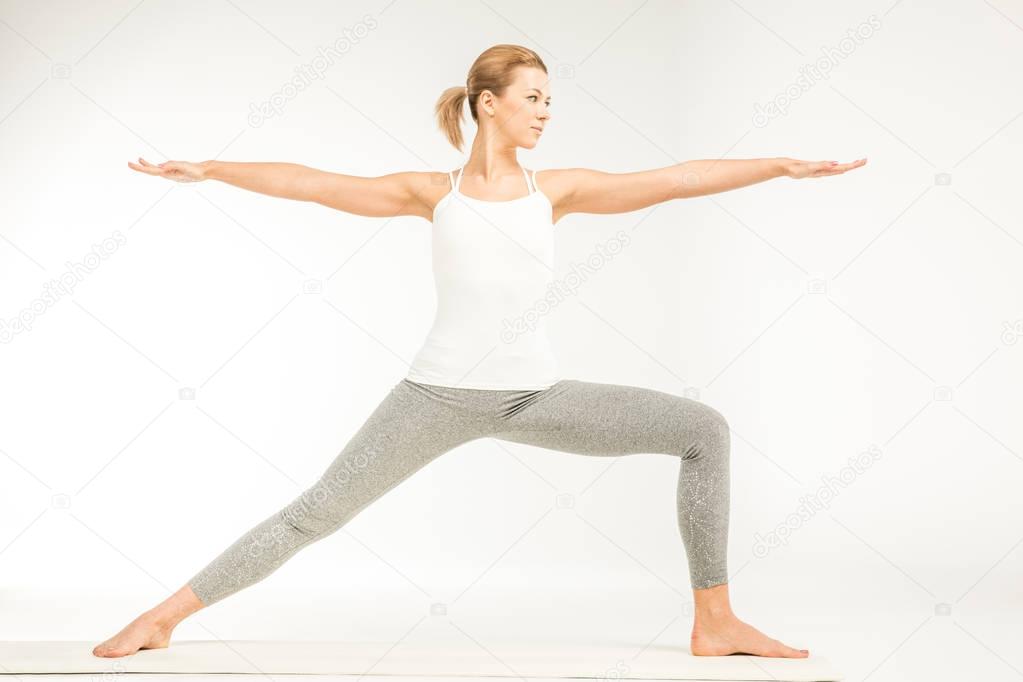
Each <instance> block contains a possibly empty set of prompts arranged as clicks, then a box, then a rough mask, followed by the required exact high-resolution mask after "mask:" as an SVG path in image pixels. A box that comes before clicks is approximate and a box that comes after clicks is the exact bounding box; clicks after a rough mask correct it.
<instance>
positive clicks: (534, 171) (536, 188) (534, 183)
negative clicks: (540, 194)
mask: <svg viewBox="0 0 1023 682" xmlns="http://www.w3.org/2000/svg"><path fill="white" fill-rule="evenodd" d="M530 175H531V176H532V178H533V191H534V192H536V191H538V190H539V189H540V188H539V187H537V186H536V169H535V168H534V169H533V172H532V173H530Z"/></svg>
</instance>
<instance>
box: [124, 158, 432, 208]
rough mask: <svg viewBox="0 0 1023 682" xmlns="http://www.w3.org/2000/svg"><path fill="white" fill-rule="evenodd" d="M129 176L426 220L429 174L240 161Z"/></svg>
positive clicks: (146, 169)
mask: <svg viewBox="0 0 1023 682" xmlns="http://www.w3.org/2000/svg"><path fill="white" fill-rule="evenodd" d="M128 166H129V167H130V168H132V169H134V170H137V171H140V172H143V173H147V174H149V175H159V176H161V177H165V178H168V179H170V180H176V181H178V182H198V181H201V180H220V181H221V182H226V183H228V184H231V185H234V186H236V187H241V188H242V189H247V190H250V191H252V192H259V193H260V194H267V195H269V196H274V197H282V198H285V199H295V200H297V201H312V202H315V203H318V204H322V205H324V206H328V207H330V208H334V209H337V210H339V211H345V212H346V213H354V214H356V215H362V216H371V217H391V216H397V215H418V216H421V217H425V218H429V217H430V210H431V209H430V202H429V200H428V197H427V193H426V190H427V189H428V187H429V186H430V184H431V183H430V174H429V173H422V172H404V173H391V174H388V175H382V176H379V177H360V176H356V175H342V174H340V173H331V172H328V171H322V170H319V169H316V168H310V167H309V166H303V165H301V164H297V163H285V162H272V161H268V162H263V161H256V162H244V161H203V162H201V163H190V162H188V161H165V162H164V163H161V164H156V165H154V164H151V163H149V162H148V161H146V160H144V159H142V158H140V159H139V163H137V164H134V163H131V162H129V163H128Z"/></svg>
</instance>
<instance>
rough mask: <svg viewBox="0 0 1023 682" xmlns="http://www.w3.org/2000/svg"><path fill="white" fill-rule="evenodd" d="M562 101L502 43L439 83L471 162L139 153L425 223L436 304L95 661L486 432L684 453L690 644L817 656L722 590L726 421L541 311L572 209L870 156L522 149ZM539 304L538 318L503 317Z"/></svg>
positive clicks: (158, 168) (261, 572)
mask: <svg viewBox="0 0 1023 682" xmlns="http://www.w3.org/2000/svg"><path fill="white" fill-rule="evenodd" d="M550 101H551V98H550V88H549V77H548V74H547V68H546V66H545V65H544V63H543V61H542V60H541V59H540V57H539V56H538V55H537V54H536V53H535V52H533V51H532V50H529V49H527V48H524V47H520V46H517V45H495V46H493V47H491V48H489V49H488V50H486V51H485V52H483V53H482V54H481V55H480V56H479V57H478V58H477V59H476V61H475V62H474V63H473V65H472V68H471V69H470V70H469V74H468V78H467V80H466V85H465V86H464V87H463V86H459V87H456V88H449V89H447V90H446V91H445V92H444V93H443V95H442V96H441V98H440V100H439V101H438V102H437V106H436V113H437V116H438V120H439V123H440V127H441V129H442V130H443V131H444V133H445V135H446V136H447V138H448V140H449V141H450V142H451V143H452V144H453V145H454V146H455V147H456V148H457V149H459V150H462V132H461V127H460V124H461V120H462V109H463V106H464V104H465V103H466V102H468V106H469V112H470V114H471V116H472V118H473V120H474V121H475V122H476V124H477V126H478V131H477V134H476V137H475V138H474V140H473V143H472V148H471V150H470V153H469V157H468V160H467V162H466V163H465V165H464V166H462V167H461V168H459V169H457V170H453V171H451V172H449V173H432V172H399V173H393V174H390V175H384V176H381V177H356V176H349V175H340V174H336V173H328V172H323V171H320V170H316V169H313V168H308V167H305V166H301V165H297V164H290V163H241V162H225V161H206V162H202V163H188V162H185V161H167V162H165V163H161V164H158V165H153V164H150V163H148V162H146V161H145V160H143V159H139V163H138V164H135V163H129V166H130V167H131V168H132V169H134V170H136V171H139V172H142V173H148V174H150V175H155V176H160V177H164V178H168V179H171V180H176V181H179V182H196V181H200V180H220V181H222V182H226V183H229V184H232V185H235V186H237V187H241V188H243V189H247V190H251V191H254V192H261V193H263V194H268V195H272V196H277V197H285V198H289V199H298V200H302V201H314V202H317V203H320V204H323V205H325V206H329V207H331V208H335V209H337V210H339V211H345V212H347V213H354V214H357V215H362V216H376V217H392V216H399V215H404V216H419V217H421V218H424V219H426V220H428V221H431V222H432V223H433V225H432V239H433V244H432V248H433V270H434V277H435V283H436V289H437V312H436V317H435V320H434V324H433V327H432V329H431V331H430V333H429V335H428V336H427V338H426V340H425V342H424V343H423V345H422V347H421V349H420V350H419V352H418V354H417V355H416V356H415V359H414V360H413V362H412V365H411V366H410V368H409V371H408V374H407V375H406V376H405V377H404V378H402V379H401V380H400V381H399V382H398V383H397V384H395V385H394V386H393V387H392V388H391V389H390V392H389V393H388V394H387V395H386V396H384V398H383V400H382V401H381V402H380V404H379V405H378V406H377V407H376V409H375V410H374V411H373V412H372V413H371V415H370V416H369V418H368V419H367V420H366V422H365V423H364V424H363V425H362V426H361V427H360V428H359V430H358V431H357V432H356V433H355V434H354V436H352V438H351V440H350V441H349V442H348V443H347V444H346V445H345V447H344V449H343V450H342V451H341V453H340V454H339V455H338V457H337V458H336V459H335V460H334V461H333V462H332V463H331V464H330V466H329V467H328V468H327V470H326V471H325V472H324V473H323V475H322V476H321V477H320V479H319V480H318V481H317V482H316V483H314V484H313V485H312V486H311V487H309V488H308V489H307V490H305V491H304V492H303V493H302V494H301V495H299V496H298V497H297V498H295V500H294V501H292V502H291V503H290V504H288V505H287V506H285V507H284V508H283V509H280V510H277V511H274V512H273V513H272V514H270V516H269V517H267V518H266V519H265V520H263V521H262V522H261V523H259V524H257V525H256V526H255V527H253V528H252V529H251V530H249V531H248V532H247V533H245V534H244V535H242V537H240V538H238V539H237V540H236V541H235V542H234V543H233V544H232V545H230V546H229V547H227V548H226V549H225V550H224V551H223V553H221V554H220V555H219V556H217V557H215V558H214V559H213V560H212V561H211V562H210V563H209V564H208V565H207V566H205V567H204V568H203V569H202V570H200V571H199V572H198V573H196V574H195V575H194V576H193V577H192V578H191V579H190V580H189V581H188V582H187V583H186V584H185V585H184V586H183V587H181V589H179V590H178V591H177V592H175V593H174V594H173V595H171V596H170V597H168V598H167V599H166V600H165V601H163V602H162V603H160V604H158V605H157V606H155V607H153V608H152V609H150V610H148V611H146V612H145V613H143V614H142V615H140V616H139V617H138V618H136V619H135V620H134V621H132V622H131V623H130V624H128V625H127V626H126V627H125V628H124V629H123V630H121V631H120V632H119V633H117V634H116V635H114V636H113V637H111V638H110V639H108V640H106V641H105V642H103V643H102V644H99V645H98V646H96V647H95V649H94V650H93V653H94V654H95V655H96V656H103V657H116V656H125V655H128V654H133V653H135V652H136V651H138V650H139V649H151V648H162V647H167V646H168V645H169V644H170V638H171V632H172V631H173V629H174V628H175V626H176V625H177V624H178V623H180V622H181V621H182V620H183V619H184V618H186V617H187V616H189V615H191V614H192V613H195V612H196V611H198V610H199V609H202V608H205V607H207V606H210V605H212V604H215V603H217V602H219V601H221V600H223V599H225V598H227V597H228V596H230V595H232V594H234V593H236V592H238V591H239V590H241V589H244V588H245V587H248V586H250V585H252V584H254V583H256V582H258V581H260V580H263V579H264V578H266V577H267V576H268V575H270V574H271V573H272V572H274V571H275V570H276V569H277V568H279V567H280V566H281V565H282V564H283V563H284V562H285V561H287V560H288V559H289V558H290V557H291V556H292V555H294V554H295V553H296V552H298V551H299V550H300V549H302V548H303V547H306V546H308V545H309V544H310V543H312V542H316V541H317V540H321V539H323V538H325V537H327V536H328V535H330V534H331V533H333V532H334V531H336V530H337V529H338V528H340V527H341V526H342V525H344V524H345V523H347V522H348V521H350V520H351V519H352V518H353V517H354V516H355V515H356V514H358V513H359V512H360V511H361V510H362V509H363V508H365V507H366V506H367V505H368V504H370V503H371V502H373V501H374V500H376V499H378V498H379V497H380V496H382V495H383V494H385V493H386V492H388V491H389V490H391V489H392V488H394V487H395V486H397V485H398V484H399V483H401V482H402V481H404V480H405V479H406V478H408V477H409V476H411V475H412V474H413V473H415V472H416V471H418V470H419V469H421V468H422V467H424V466H425V465H426V464H428V463H429V462H431V461H432V460H434V459H435V458H437V457H439V456H440V455H442V454H444V453H445V452H448V451H450V450H451V449H453V448H455V447H457V446H459V445H462V444H464V443H467V442H469V441H472V440H475V439H478V438H497V439H501V440H506V441H512V442H516V443H526V444H529V445H535V446H539V447H543V448H548V449H553V450H558V451H563V452H572V453H579V454H586V455H595V456H602V457H614V456H621V455H629V454H637V453H660V454H665V455H672V456H675V457H677V458H678V460H679V476H678V488H677V491H678V492H677V508H678V528H679V532H680V535H681V538H682V541H683V544H684V547H685V550H686V556H687V559H688V562H689V578H690V584H691V587H692V590H693V598H694V603H695V619H694V623H693V630H692V635H691V638H690V648H691V650H692V653H693V654H694V655H697V656H723V655H728V654H733V653H743V654H751V655H757V656H774V657H789V658H803V657H806V656H808V655H809V651H808V650H806V649H794V648H792V647H790V646H787V645H785V644H783V643H781V642H779V641H778V640H775V639H771V638H770V637H768V636H767V635H765V634H764V633H762V632H760V631H759V630H757V629H756V628H754V627H752V626H751V625H748V624H747V623H745V622H743V621H742V620H740V619H739V618H738V617H737V616H736V615H735V613H734V612H733V611H732V607H731V605H730V603H729V595H728V571H727V556H726V554H727V541H728V515H729V448H730V441H729V427H728V423H727V421H726V420H725V418H724V417H723V416H722V415H721V414H720V413H719V412H718V411H716V410H714V409H713V408H711V407H709V406H707V405H705V404H703V403H701V402H698V401H696V400H691V399H688V398H684V397H681V396H677V395H673V394H670V393H665V392H661V391H656V390H651V389H648V388H640V387H635V386H623V385H616V384H605V383H595V382H587V381H581V380H577V379H571V378H566V377H563V376H562V375H561V374H560V373H559V370H558V365H557V362H556V359H555V357H554V355H553V353H552V351H551V347H550V345H549V343H548V338H547V334H546V330H545V327H544V315H542V314H536V311H535V310H534V308H535V307H536V306H537V304H538V302H541V301H543V300H545V296H546V295H547V294H548V285H549V284H550V283H551V282H552V280H553V272H554V242H553V232H554V226H555V225H556V224H557V223H558V221H559V220H561V218H563V217H564V216H566V215H568V214H569V213H625V212H629V211H636V210H639V209H642V208H645V207H648V206H652V205H654V204H658V203H660V202H664V201H669V200H672V199H681V198H686V197H692V196H699V195H706V194H712V193H715V192H724V191H727V190H732V189H736V188H739V187H743V186H746V185H751V184H753V183H757V182H762V181H764V180H769V179H771V178H776V177H782V176H786V177H791V178H807V177H821V176H825V175H837V174H840V173H844V172H846V171H848V170H850V169H853V168H858V167H859V166H861V165H863V164H864V163H865V161H866V160H865V159H861V160H859V161H856V162H853V163H849V164H838V163H836V162H833V161H832V162H827V161H820V162H807V161H798V160H794V159H788V158H765V159H750V160H715V161H688V162H686V163H682V164H678V165H675V166H670V167H667V168H659V169H655V170H647V171H642V172H635V173H621V174H614V173H603V172H600V171H596V170H588V169H583V168H567V169H551V170H542V171H535V170H533V171H530V170H527V169H525V168H522V167H521V166H520V165H519V163H518V160H517V157H516V153H517V150H518V148H520V147H522V148H526V149H532V148H534V147H535V146H536V145H537V143H538V142H539V140H540V137H541V136H542V135H543V133H544V129H545V127H546V126H547V124H548V122H549V121H550V118H551V116H550ZM527 318H528V319H529V324H520V323H517V322H513V323H510V322H509V321H520V322H521V321H522V320H523V319H527Z"/></svg>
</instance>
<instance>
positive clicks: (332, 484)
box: [188, 379, 730, 606]
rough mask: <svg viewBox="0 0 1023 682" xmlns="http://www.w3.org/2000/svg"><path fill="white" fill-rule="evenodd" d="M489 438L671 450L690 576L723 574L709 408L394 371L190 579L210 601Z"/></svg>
mask: <svg viewBox="0 0 1023 682" xmlns="http://www.w3.org/2000/svg"><path fill="white" fill-rule="evenodd" d="M478 438H497V439H499V440H505V441H511V442H515V443H525V444H528V445H535V446H539V447H543V448H548V449H551V450H560V451H563V452H571V453H577V454H583V455H597V456H605V457H609V456H616V455H630V454H637V453H660V454H666V455H675V456H677V457H678V458H679V476H678V492H677V497H676V501H677V504H678V527H679V531H680V533H681V536H682V541H683V543H684V545H685V550H686V555H687V558H688V561H689V576H690V584H691V586H692V588H693V589H704V588H707V587H713V586H714V585H720V584H722V583H725V582H727V574H728V572H727V566H726V554H727V545H728V506H729V471H728V463H729V447H730V440H729V429H728V424H727V422H726V421H725V419H724V417H722V416H721V414H720V413H719V412H717V411H716V410H714V409H713V408H711V407H708V406H707V405H705V404H703V403H701V402H698V401H696V400H691V399H689V398H683V397H681V396H677V395H673V394H670V393H664V392H662V391H656V390H653V389H649V388H640V387H636V386H622V385H617V384H602V383H595V382H588V381H577V380H575V379H562V380H561V381H559V382H557V383H556V384H554V385H553V386H551V387H549V388H546V389H540V390H481V389H475V388H449V387H445V386H435V385H431V384H422V383H418V382H414V381H410V380H409V379H402V380H401V381H399V382H398V383H397V384H395V386H394V387H393V388H391V390H390V392H389V393H388V395H386V396H385V397H384V399H383V400H382V401H381V402H380V404H379V405H378V406H377V408H376V409H375V410H374V411H373V413H372V414H371V415H370V416H369V418H368V419H367V420H366V422H365V423H364V424H363V425H362V426H361V427H360V428H359V430H358V431H357V432H356V433H355V435H354V436H353V437H352V438H351V440H349V441H348V443H347V444H346V445H345V447H344V449H343V450H342V451H341V454H340V455H338V457H337V458H336V459H335V460H334V461H333V463H331V465H330V466H329V467H328V468H327V470H326V472H324V474H323V475H322V476H321V477H320V479H319V481H317V482H316V483H315V484H314V485H313V486H312V487H310V488H309V489H307V490H305V491H304V492H302V493H301V494H300V495H299V496H298V497H297V498H295V499H294V500H293V501H292V502H290V503H289V504H288V505H287V506H285V507H284V508H283V509H281V510H279V511H276V512H274V513H273V514H272V515H271V516H270V517H269V518H267V519H266V520H264V521H262V522H261V523H259V524H258V525H256V526H255V527H254V528H252V529H251V530H249V531H248V532H246V533H245V534H244V535H242V536H241V537H240V538H239V539H238V540H237V541H235V543H234V544H232V545H231V546H230V547H228V548H227V549H226V550H225V551H224V552H223V553H222V554H220V556H218V557H216V558H215V559H214V560H213V561H212V562H211V563H210V564H209V565H207V566H206V567H205V568H204V569H202V570H201V571H200V572H199V573H197V574H196V575H195V576H194V577H193V578H192V579H191V580H189V582H188V584H189V585H190V586H191V588H192V590H193V591H194V592H195V594H196V596H197V597H199V599H200V600H201V601H202V602H203V604H205V605H207V606H209V605H211V604H213V603H215V602H217V601H220V600H221V599H223V598H224V597H227V596H229V595H231V594H234V593H235V592H237V591H239V590H241V589H243V588H245V587H248V586H249V585H252V584H254V583H256V582H259V581H260V580H262V579H263V578H265V577H267V576H268V575H270V574H271V573H272V572H274V571H275V570H277V568H279V567H280V566H281V565H282V564H283V563H284V562H285V561H287V560H288V559H289V558H290V557H291V556H292V555H293V554H295V552H297V551H298V550H300V549H302V548H303V547H305V546H306V545H308V544H309V543H311V542H314V541H316V540H319V539H322V538H325V537H326V536H328V535H330V534H331V533H333V532H334V531H336V530H337V529H338V528H340V527H341V526H342V525H344V524H345V523H347V522H348V521H349V520H351V519H352V518H353V517H354V516H355V515H356V514H358V513H359V512H360V511H362V509H363V508H364V507H366V506H367V505H368V504H369V503H370V502H372V501H373V500H376V499H377V498H379V497H380V496H381V495H383V494H384V493H386V492H388V491H389V490H391V489H392V488H394V487H395V486H397V485H398V484H399V483H401V482H402V481H404V480H405V479H406V478H408V477H409V476H411V475H412V474H413V473H415V472H416V471H418V470H419V469H421V468H422V467H424V466H425V465H427V464H429V463H430V462H431V461H432V460H434V459H435V458H437V457H439V456H440V455H442V454H444V453H445V452H448V451H449V450H451V449H452V448H455V447H457V446H459V445H461V444H463V443H468V442H469V441H472V440H476V439H478Z"/></svg>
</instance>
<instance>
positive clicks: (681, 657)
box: [0, 640, 842, 682]
mask: <svg viewBox="0 0 1023 682" xmlns="http://www.w3.org/2000/svg"><path fill="white" fill-rule="evenodd" d="M96 644H97V642H0V674H5V673H87V672H88V673H94V672H133V673H254V674H259V673H277V674H280V673H316V674H335V675H405V676H408V675H422V676H438V677H445V676H453V677H454V676H479V677H484V676H487V677H592V678H601V679H658V680H778V681H785V682H790V681H791V682H816V681H824V682H832V681H835V680H841V679H842V677H841V675H839V674H838V673H837V672H836V671H835V670H834V669H833V668H832V667H831V666H830V665H829V663H828V661H827V659H825V658H821V657H818V656H814V655H812V654H811V656H810V657H809V658H804V659H785V658H765V657H761V656H740V655H733V656H693V655H691V654H690V653H689V651H688V650H687V649H685V648H682V647H668V646H656V645H655V646H650V647H647V648H646V649H645V650H643V651H642V653H639V655H638V656H637V652H638V651H639V649H638V648H637V647H635V646H631V647H613V646H606V645H590V646H582V645H579V644H550V643H543V644H528V645H527V644H521V643H519V644H514V645H501V644H499V643H488V645H487V650H483V649H482V648H480V647H478V646H475V645H471V643H470V644H469V645H466V646H454V645H450V644H421V643H416V644H398V645H397V646H395V645H394V643H391V642H280V641H276V642H263V641H252V640H231V641H197V640H183V641H174V640H172V641H171V645H170V647H168V648H166V649H144V650H142V651H139V652H138V653H136V654H135V655H133V656H124V657H121V658H99V657H96V656H93V655H92V649H93V647H94V646H96Z"/></svg>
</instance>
